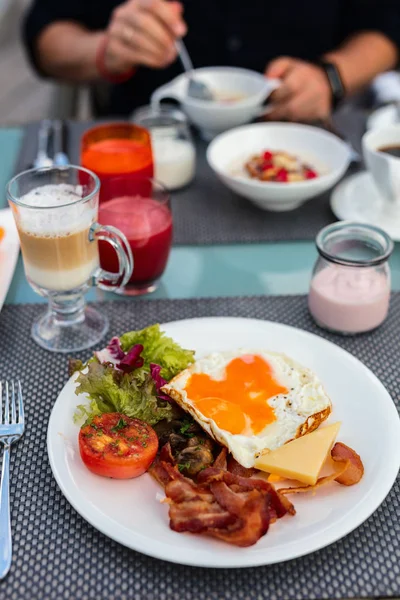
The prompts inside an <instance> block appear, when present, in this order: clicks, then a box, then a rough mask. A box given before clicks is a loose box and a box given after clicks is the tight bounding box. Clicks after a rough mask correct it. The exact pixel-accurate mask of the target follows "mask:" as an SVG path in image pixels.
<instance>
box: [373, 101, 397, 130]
mask: <svg viewBox="0 0 400 600" xmlns="http://www.w3.org/2000/svg"><path fill="white" fill-rule="evenodd" d="M398 122H399V117H398V113H397V110H396V107H395V106H394V105H393V104H388V105H387V106H381V107H380V108H377V109H376V110H374V112H373V113H371V114H370V116H369V117H368V119H367V129H368V130H369V129H379V128H380V127H388V126H390V125H394V123H398Z"/></svg>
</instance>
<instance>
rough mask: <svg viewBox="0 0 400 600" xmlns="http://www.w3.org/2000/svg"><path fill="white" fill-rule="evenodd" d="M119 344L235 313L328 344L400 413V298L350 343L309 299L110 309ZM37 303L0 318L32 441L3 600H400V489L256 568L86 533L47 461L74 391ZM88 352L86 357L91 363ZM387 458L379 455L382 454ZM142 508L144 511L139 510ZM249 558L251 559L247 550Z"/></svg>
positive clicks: (15, 485) (21, 460)
mask: <svg viewBox="0 0 400 600" xmlns="http://www.w3.org/2000/svg"><path fill="white" fill-rule="evenodd" d="M100 306H101V310H103V311H104V312H105V313H106V314H107V315H108V316H109V318H110V322H111V330H110V332H109V335H110V336H111V335H112V334H119V333H121V332H124V331H127V330H129V329H135V328H141V327H145V326H146V325H149V324H150V323H154V322H157V321H158V322H160V323H162V322H166V321H171V320H176V319H183V318H189V317H201V316H211V315H230V316H241V317H252V318H258V319H269V320H273V321H279V322H282V323H287V324H289V325H294V326H297V327H300V328H302V329H305V330H307V331H311V332H314V333H317V334H320V335H323V337H325V338H328V339H330V340H332V341H334V342H336V343H337V344H339V345H340V346H342V347H344V348H346V349H347V350H348V351H350V352H352V353H353V354H354V355H355V356H357V357H358V358H359V359H361V360H362V361H363V362H364V363H365V364H366V365H367V366H368V367H370V368H371V369H372V370H373V371H374V372H375V374H376V375H377V376H378V377H379V378H380V379H381V380H382V382H383V383H384V384H385V385H386V387H387V389H388V390H389V392H390V393H391V395H392V397H393V398H394V399H395V401H396V403H397V407H399V404H398V402H399V396H400V381H399V377H398V359H399V356H400V293H397V294H394V295H393V299H392V305H391V311H390V316H389V318H388V320H387V321H386V323H385V324H384V325H383V326H382V327H381V328H380V329H378V330H377V331H375V332H373V333H371V334H366V335H363V336H359V337H354V338H342V337H339V336H334V335H331V334H327V333H324V332H322V331H321V330H319V329H317V327H316V326H315V325H314V324H313V322H312V321H311V318H310V317H309V315H308V312H307V306H306V299H305V297H303V296H286V297H252V298H214V299H199V300H152V301H142V302H134V301H132V302H122V303H121V302H114V303H103V304H101V305H100ZM42 310H43V307H41V306H37V305H26V306H5V307H4V308H3V311H2V313H1V315H0V357H1V363H0V365H1V366H0V379H2V378H5V377H9V378H11V377H21V379H22V383H23V387H24V390H25V398H26V402H25V404H26V416H27V427H26V433H25V435H24V436H23V438H22V440H21V441H20V443H19V444H18V447H16V448H14V449H13V451H12V462H11V467H12V471H11V495H12V498H11V501H12V528H13V542H14V552H13V564H12V568H11V571H10V573H9V575H8V576H7V578H6V579H5V580H4V581H2V582H0V598H2V599H3V598H4V599H7V600H25V599H27V600H28V599H38V600H39V599H40V600H47V599H53V598H54V599H57V600H63V599H80V598H88V599H89V598H93V599H96V600H98V599H102V598H112V599H117V598H134V599H135V600H142V599H145V598H146V599H147V598H148V599H151V600H153V599H154V600H158V599H160V600H169V599H171V600H214V599H215V600H216V599H218V600H220V599H221V600H222V599H225V600H249V599H253V598H254V599H257V600H264V599H265V600H275V599H276V600H286V599H290V598H293V599H296V600H302V599H304V600H305V599H311V598H349V597H367V596H370V597H372V596H375V597H377V596H397V595H400V577H399V565H400V548H399V539H400V518H399V516H400V504H399V498H400V486H399V480H397V482H396V484H395V486H394V488H393V489H392V491H391V492H390V494H389V496H388V497H387V499H386V500H385V501H384V503H383V504H382V505H381V507H380V508H379V509H378V510H377V511H376V512H375V513H374V515H373V516H372V517H370V518H369V519H368V520H367V521H366V522H365V523H364V524H363V525H361V527H359V528H358V529H357V530H356V531H354V532H353V533H351V534H350V535H348V536H347V537H346V538H344V539H343V540H341V541H339V542H337V543H335V544H333V545H332V546H330V547H328V548H325V549H323V550H321V551H319V552H315V553H313V554H311V555H309V556H306V557H304V558H300V559H297V560H293V561H290V562H286V563H283V564H277V565H272V566H267V567H257V568H250V569H232V570H229V569H221V570H220V569H200V568H192V567H184V566H178V565H174V564H170V563H167V562H163V561H159V560H156V559H152V558H149V557H146V556H144V555H141V554H139V553H137V552H134V551H131V550H128V549H126V548H124V547H123V546H120V545H119V544H117V543H115V542H113V541H111V540H109V539H108V538H106V537H105V536H103V535H102V534H100V533H99V532H97V531H96V530H95V529H93V528H92V527H91V526H90V525H88V524H87V523H86V522H85V521H84V520H83V519H82V518H81V517H80V516H79V515H78V514H77V513H76V512H75V511H74V509H73V508H71V506H70V505H69V504H68V502H67V501H66V500H65V498H64V497H63V495H62V494H61V492H60V491H59V489H58V487H57V485H56V483H55V480H54V479H53V477H52V473H51V470H50V466H49V463H48V458H47V452H46V428H47V422H48V418H49V415H50V411H51V408H52V406H53V404H54V402H55V400H56V398H57V395H58V393H59V392H60V390H61V389H62V387H63V385H64V384H65V382H66V381H67V379H68V377H67V368H66V358H65V357H63V356H60V355H54V354H51V353H47V352H46V351H44V350H42V349H41V348H39V347H37V346H36V345H35V344H34V343H33V341H32V340H31V339H30V335H29V331H30V326H31V323H32V319H33V318H34V317H35V316H36V315H37V314H38V313H39V312H40V311H42ZM87 356H88V353H84V354H83V355H82V358H86V357H87ZM376 450H377V452H379V448H377V449H376ZM132 510H134V507H132ZM243 552H246V550H245V549H243Z"/></svg>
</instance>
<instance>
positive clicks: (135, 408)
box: [74, 360, 176, 425]
mask: <svg viewBox="0 0 400 600" xmlns="http://www.w3.org/2000/svg"><path fill="white" fill-rule="evenodd" d="M77 383H78V386H77V388H76V390H75V393H76V394H77V395H79V394H82V393H87V394H88V395H89V397H90V403H89V404H88V405H84V404H81V405H79V406H78V407H77V410H76V412H75V415H74V420H75V422H80V421H82V420H83V419H86V420H89V421H90V420H91V419H92V418H93V417H94V416H96V415H100V414H103V413H108V412H121V413H123V414H125V415H127V416H128V417H134V418H137V419H141V420H142V421H145V422H146V423H149V425H155V424H156V423H158V422H159V421H161V420H163V419H167V420H171V419H173V418H174V417H175V413H176V409H175V407H174V406H173V404H170V403H169V402H165V401H163V400H160V399H159V398H157V396H156V389H155V383H154V381H153V379H152V377H151V375H150V373H149V372H148V371H147V370H146V368H145V367H142V368H141V369H136V370H135V371H133V372H132V373H123V372H121V371H117V370H116V369H114V368H113V367H112V366H111V365H109V364H100V363H99V362H98V361H97V360H94V361H92V362H89V363H88V365H87V370H85V372H81V373H80V374H79V376H78V378H77Z"/></svg>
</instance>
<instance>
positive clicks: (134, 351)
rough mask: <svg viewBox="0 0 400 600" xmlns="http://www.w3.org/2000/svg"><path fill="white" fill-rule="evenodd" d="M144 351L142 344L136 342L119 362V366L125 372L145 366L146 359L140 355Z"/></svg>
mask: <svg viewBox="0 0 400 600" xmlns="http://www.w3.org/2000/svg"><path fill="white" fill-rule="evenodd" d="M142 352H143V346H142V344H135V346H133V347H132V348H131V349H130V350H129V352H128V353H127V354H126V355H125V356H124V358H123V359H122V360H121V362H120V363H118V364H117V368H118V369H120V370H121V371H124V373H131V372H132V371H134V370H135V369H139V368H140V367H143V364H144V359H143V358H142V357H141V356H140V355H141V353H142Z"/></svg>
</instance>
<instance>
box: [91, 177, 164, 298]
mask: <svg viewBox="0 0 400 600" xmlns="http://www.w3.org/2000/svg"><path fill="white" fill-rule="evenodd" d="M109 191H110V198H109V199H108V201H107V202H105V203H103V204H101V205H100V207H99V217H98V220H99V223H101V224H102V225H105V224H107V225H113V226H114V227H117V228H118V229H120V231H122V232H123V233H124V234H125V236H126V238H127V239H128V242H129V245H130V247H131V248H132V254H133V260H134V265H133V273H132V277H131V278H130V280H129V282H128V284H127V285H126V286H125V287H123V288H119V289H118V293H119V294H124V295H127V296H138V295H141V294H147V293H149V292H153V291H154V290H155V289H156V288H157V283H158V281H159V279H160V277H161V275H162V274H163V273H164V270H165V267H166V265H167V262H168V256H169V252H170V249H171V244H172V214H171V207H170V197H169V194H168V192H167V190H166V189H165V188H164V187H163V186H162V185H161V184H160V183H158V182H157V181H155V180H154V179H151V178H147V177H142V178H136V179H135V180H134V181H133V180H132V179H130V178H125V177H115V178H113V179H110V180H109ZM99 252H100V264H101V266H102V267H103V269H107V270H108V271H111V272H112V273H115V272H118V258H117V255H116V253H115V251H114V250H113V248H112V246H111V244H107V243H106V242H99Z"/></svg>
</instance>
